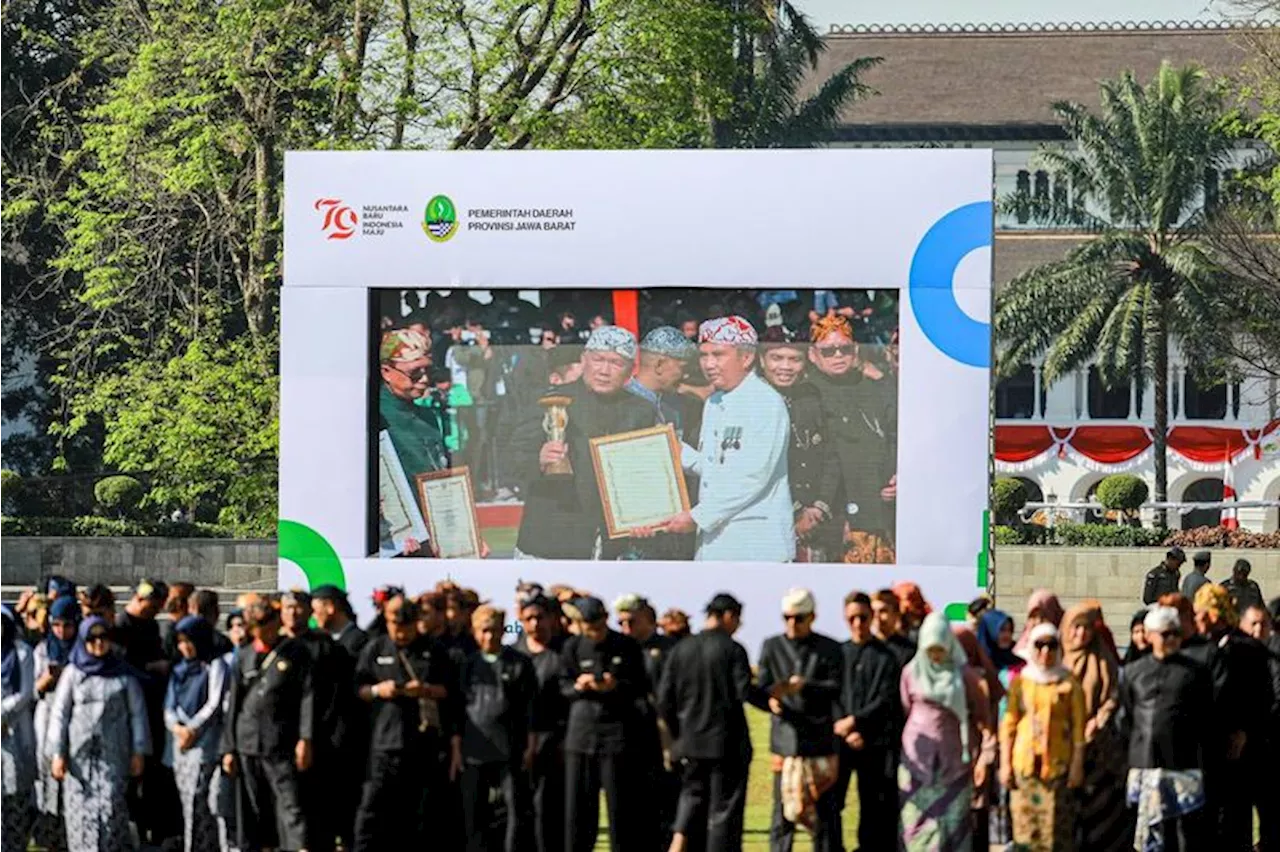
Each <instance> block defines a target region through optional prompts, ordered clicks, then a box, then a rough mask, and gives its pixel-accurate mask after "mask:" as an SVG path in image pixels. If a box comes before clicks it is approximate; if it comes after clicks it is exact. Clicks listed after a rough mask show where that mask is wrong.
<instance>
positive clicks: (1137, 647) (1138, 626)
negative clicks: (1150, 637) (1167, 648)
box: [1120, 606, 1151, 666]
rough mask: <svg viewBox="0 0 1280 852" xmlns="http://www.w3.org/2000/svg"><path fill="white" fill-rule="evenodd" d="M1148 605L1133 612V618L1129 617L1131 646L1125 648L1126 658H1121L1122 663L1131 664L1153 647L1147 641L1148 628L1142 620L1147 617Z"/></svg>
mask: <svg viewBox="0 0 1280 852" xmlns="http://www.w3.org/2000/svg"><path fill="white" fill-rule="evenodd" d="M1147 611H1148V608H1147V607H1145V606H1144V607H1143V608H1142V609H1140V610H1138V611H1137V612H1135V613H1134V614H1133V618H1131V619H1129V647H1127V648H1125V649H1124V658H1123V659H1121V661H1120V663H1121V665H1125V666H1127V665H1129V664H1130V663H1132V662H1133V661H1134V660H1136V659H1138V658H1139V657H1141V656H1142V655H1143V654H1145V653H1146V652H1147V649H1148V648H1150V647H1151V644H1150V643H1149V642H1147V628H1146V626H1144V625H1143V623H1142V621H1143V619H1145V618H1146V617H1147Z"/></svg>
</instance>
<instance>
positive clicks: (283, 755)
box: [222, 601, 318, 852]
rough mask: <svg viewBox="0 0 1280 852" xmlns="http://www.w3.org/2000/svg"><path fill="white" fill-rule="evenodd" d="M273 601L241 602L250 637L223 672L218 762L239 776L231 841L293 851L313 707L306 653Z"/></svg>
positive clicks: (302, 838)
mask: <svg viewBox="0 0 1280 852" xmlns="http://www.w3.org/2000/svg"><path fill="white" fill-rule="evenodd" d="M276 603H277V602H275V601H258V602H255V603H253V604H252V605H250V606H249V607H246V609H245V621H246V622H247V623H248V625H249V631H250V633H251V634H253V644H252V645H251V646H249V647H246V648H242V649H241V650H240V654H239V655H238V656H237V657H236V666H235V669H234V670H233V671H232V672H231V686H230V694H229V696H228V699H227V706H228V708H229V709H228V712H227V718H226V721H225V722H224V724H223V727H222V770H223V772H225V773H226V774H228V775H236V774H240V776H241V777H242V779H243V782H244V805H245V808H244V810H243V811H242V813H241V814H240V819H239V831H240V842H239V843H238V844H237V845H238V846H239V847H240V848H242V849H261V848H263V847H268V848H275V849H285V850H290V852H296V850H302V849H306V848H307V842H308V833H307V821H308V816H309V815H308V813H307V812H306V810H304V808H303V802H302V796H301V790H300V786H301V778H302V775H303V774H304V773H306V772H307V770H309V769H310V768H311V760H312V744H313V738H314V736H315V720H316V716H317V712H318V708H317V707H316V701H315V699H316V696H315V691H314V689H313V688H312V678H311V659H312V658H311V654H310V653H309V652H308V651H307V648H306V646H304V645H303V644H302V643H301V642H299V641H298V640H296V639H291V638H289V637H286V636H282V635H281V633H280V611H279V610H278V609H277V608H276Z"/></svg>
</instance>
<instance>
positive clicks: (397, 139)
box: [389, 0, 418, 149]
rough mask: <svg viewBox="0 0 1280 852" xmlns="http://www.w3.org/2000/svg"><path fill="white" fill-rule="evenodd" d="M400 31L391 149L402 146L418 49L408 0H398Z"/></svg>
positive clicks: (411, 10)
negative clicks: (401, 40) (400, 56)
mask: <svg viewBox="0 0 1280 852" xmlns="http://www.w3.org/2000/svg"><path fill="white" fill-rule="evenodd" d="M400 32H401V34H402V35H403V37H404V68H403V69H402V70H401V74H402V77H401V81H400V97H399V98H398V99H397V100H396V110H395V122H394V125H393V127H392V130H391V145H390V146H389V147H391V148H392V149H397V148H401V147H403V146H404V130H405V124H406V123H407V121H408V116H407V112H408V110H409V104H410V103H411V100H412V98H413V86H414V80H415V77H416V76H417V71H416V69H415V62H414V57H415V55H416V54H417V51H418V34H417V33H415V32H414V31H413V9H412V8H411V7H410V5H409V0H400Z"/></svg>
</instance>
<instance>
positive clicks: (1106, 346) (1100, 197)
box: [995, 63, 1238, 526]
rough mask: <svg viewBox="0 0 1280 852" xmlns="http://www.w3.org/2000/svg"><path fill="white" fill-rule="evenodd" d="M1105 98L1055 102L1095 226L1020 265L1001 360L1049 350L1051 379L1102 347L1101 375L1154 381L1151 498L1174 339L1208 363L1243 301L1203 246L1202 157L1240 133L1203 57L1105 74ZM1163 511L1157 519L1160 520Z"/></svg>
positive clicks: (1206, 164)
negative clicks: (1230, 129) (1038, 260)
mask: <svg viewBox="0 0 1280 852" xmlns="http://www.w3.org/2000/svg"><path fill="white" fill-rule="evenodd" d="M1101 95H1102V110H1101V112H1100V113H1099V114H1094V113H1093V112H1091V111H1090V110H1088V109H1087V108H1085V107H1084V106H1082V105H1080V104H1076V103H1057V104H1055V105H1054V110H1055V111H1056V113H1057V114H1058V116H1059V118H1060V120H1061V121H1062V124H1063V127H1064V129H1065V130H1066V132H1067V135H1068V136H1069V137H1070V139H1071V141H1072V142H1073V143H1074V149H1053V150H1045V151H1043V152H1042V153H1041V155H1040V156H1041V158H1042V160H1043V162H1044V165H1045V166H1046V167H1047V168H1048V169H1049V170H1050V171H1051V172H1052V173H1053V174H1054V176H1055V177H1056V178H1057V179H1058V180H1064V181H1068V182H1069V183H1070V186H1071V187H1072V189H1073V190H1074V192H1075V193H1076V195H1077V196H1078V197H1082V198H1083V199H1084V200H1085V209H1084V211H1083V213H1079V214H1077V215H1082V216H1083V218H1084V219H1085V220H1087V221H1088V222H1089V224H1090V225H1091V226H1092V228H1093V230H1094V231H1095V235H1094V236H1093V238H1092V239H1089V240H1086V241H1085V242H1084V243H1082V244H1081V245H1080V246H1079V247H1078V248H1076V249H1073V250H1072V251H1071V252H1070V253H1069V254H1068V255H1067V257H1066V258H1064V259H1063V260H1061V261H1057V262H1053V263H1048V264H1044V265H1042V266H1039V267H1036V268H1034V269H1031V270H1029V271H1028V272H1026V273H1024V274H1022V275H1020V276H1018V277H1017V278H1015V279H1014V280H1013V281H1012V282H1010V284H1009V285H1008V287H1006V288H1005V290H1004V291H1003V292H1002V293H1001V294H1000V296H999V298H998V299H997V301H996V313H995V333H996V337H997V341H998V343H999V347H1000V355H999V359H998V363H997V369H998V370H999V372H1001V373H1002V374H1005V375H1008V374H1010V373H1012V372H1013V371H1015V370H1016V369H1017V368H1018V367H1019V366H1020V365H1022V364H1024V363H1026V362H1027V361H1029V360H1030V359H1032V358H1033V357H1036V356H1039V355H1042V354H1043V356H1044V378H1045V381H1046V382H1053V381H1056V380H1057V379H1059V378H1061V377H1062V376H1064V375H1066V374H1068V373H1069V372H1071V371H1072V370H1075V369H1077V368H1078V367H1081V366H1083V365H1084V364H1086V363H1088V362H1089V361H1090V360H1096V362H1097V366H1098V369H1099V372H1100V374H1101V377H1102V379H1103V381H1104V382H1106V383H1108V384H1114V383H1117V382H1120V381H1123V380H1126V379H1130V378H1134V379H1139V378H1146V377H1150V378H1151V379H1152V380H1153V383H1154V391H1155V393H1154V396H1155V399H1154V400H1153V408H1154V417H1153V420H1154V428H1153V429H1152V438H1153V443H1154V447H1153V450H1154V462H1155V499H1156V501H1157V502H1162V501H1164V500H1165V499H1166V497H1167V488H1168V467H1167V461H1166V456H1165V450H1166V435H1167V431H1168V412H1169V343H1170V338H1171V336H1173V335H1176V336H1177V337H1178V342H1179V344H1180V345H1181V348H1182V351H1183V353H1184V354H1185V355H1186V356H1187V357H1188V359H1189V361H1190V362H1191V363H1193V364H1197V365H1201V366H1202V367H1205V368H1208V367H1209V366H1212V365H1213V364H1214V363H1215V361H1216V358H1217V356H1218V353H1219V352H1220V351H1221V348H1220V346H1221V343H1222V341H1223V339H1224V338H1225V337H1227V336H1228V335H1229V333H1230V330H1231V327H1232V324H1233V321H1234V318H1235V317H1236V316H1237V315H1238V311H1237V309H1236V307H1235V305H1234V304H1233V299H1232V291H1233V289H1234V279H1232V278H1231V277H1230V276H1228V275H1226V274H1225V273H1224V272H1223V270H1222V269H1221V267H1220V266H1219V265H1218V264H1217V263H1215V261H1214V259H1213V257H1211V255H1210V253H1209V252H1208V250H1207V249H1206V247H1205V244H1204V241H1203V238H1202V237H1203V228H1204V222H1205V216H1204V213H1203V210H1202V209H1201V187H1202V181H1203V176H1204V173H1205V169H1207V168H1219V169H1220V168H1223V167H1224V166H1225V165H1226V162H1227V160H1226V158H1227V154H1228V152H1229V151H1230V149H1231V146H1232V141H1231V139H1230V138H1229V136H1228V135H1227V134H1226V133H1224V132H1223V130H1222V122H1223V117H1224V113H1225V107H1224V103H1223V98H1222V96H1221V94H1220V93H1219V91H1218V90H1216V89H1215V88H1214V87H1212V86H1211V85H1210V83H1209V81H1208V80H1207V78H1206V77H1205V74H1204V72H1203V71H1201V70H1200V69H1199V68H1196V67H1194V66H1189V67H1185V68H1175V67H1173V66H1171V65H1169V64H1168V63H1165V64H1164V65H1162V66H1161V68H1160V70H1159V72H1158V73H1157V74H1156V77H1155V79H1154V80H1153V81H1152V82H1151V83H1149V84H1148V85H1146V86H1145V87H1144V86H1142V85H1140V84H1139V83H1138V81H1137V80H1135V79H1134V76H1133V74H1132V73H1126V74H1124V75H1122V76H1121V77H1120V78H1119V79H1118V80H1114V81H1108V82H1104V83H1102V85H1101ZM1163 514H1164V513H1163V512H1161V513H1159V515H1158V517H1157V521H1158V523H1159V525H1161V526H1163V522H1164V517H1163Z"/></svg>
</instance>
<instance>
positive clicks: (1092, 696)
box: [1061, 600, 1120, 742]
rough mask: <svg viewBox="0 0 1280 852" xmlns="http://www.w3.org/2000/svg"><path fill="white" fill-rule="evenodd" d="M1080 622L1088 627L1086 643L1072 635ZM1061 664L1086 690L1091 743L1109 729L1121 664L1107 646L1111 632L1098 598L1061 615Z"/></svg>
mask: <svg viewBox="0 0 1280 852" xmlns="http://www.w3.org/2000/svg"><path fill="white" fill-rule="evenodd" d="M1079 623H1084V624H1086V625H1088V627H1089V639H1088V641H1087V642H1085V643H1084V644H1083V645H1079V644H1076V642H1075V640H1074V639H1073V638H1072V628H1073V627H1074V626H1075V625H1076V624H1079ZM1104 631H1105V633H1104ZM1061 632H1062V663H1063V665H1065V666H1066V667H1067V668H1068V669H1070V670H1071V673H1072V674H1073V675H1075V677H1076V680H1078V681H1080V688H1081V689H1082V690H1083V692H1084V711H1085V722H1086V725H1088V723H1089V722H1092V723H1093V725H1092V726H1091V729H1090V731H1089V732H1088V736H1087V737H1086V739H1087V740H1088V741H1089V742H1092V741H1093V740H1094V739H1095V738H1096V737H1097V735H1098V732H1099V731H1102V730H1104V729H1106V727H1107V724H1108V723H1109V722H1110V721H1111V717H1112V716H1113V715H1114V714H1115V711H1116V707H1117V702H1118V692H1117V690H1118V688H1119V685H1120V680H1119V666H1118V665H1117V663H1116V656H1115V652H1114V651H1112V650H1111V649H1110V648H1108V647H1107V642H1106V638H1105V635H1106V634H1107V633H1110V631H1108V630H1107V629H1106V624H1104V623H1103V621H1102V609H1101V607H1100V606H1098V602H1097V601H1092V600H1090V601H1084V602H1082V603H1078V604H1076V605H1075V606H1073V607H1072V608H1071V609H1069V610H1067V613H1066V615H1064V616H1063V617H1062V631H1061Z"/></svg>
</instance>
